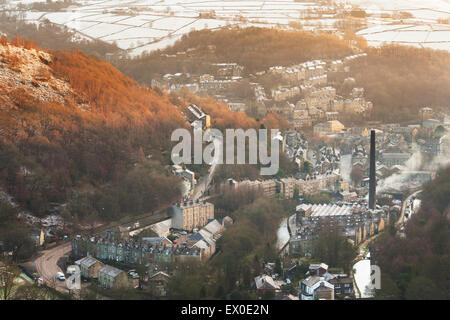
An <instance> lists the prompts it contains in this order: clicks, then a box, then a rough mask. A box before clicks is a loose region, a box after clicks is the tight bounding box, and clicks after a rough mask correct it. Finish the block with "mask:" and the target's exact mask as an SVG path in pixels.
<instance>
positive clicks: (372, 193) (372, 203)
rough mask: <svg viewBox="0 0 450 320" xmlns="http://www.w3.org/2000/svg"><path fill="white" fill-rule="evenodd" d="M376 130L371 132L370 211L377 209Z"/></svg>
mask: <svg viewBox="0 0 450 320" xmlns="http://www.w3.org/2000/svg"><path fill="white" fill-rule="evenodd" d="M375 153H376V152H375V130H371V131H370V175H369V179H370V180H369V209H375V195H376V185H377V177H376V163H375Z"/></svg>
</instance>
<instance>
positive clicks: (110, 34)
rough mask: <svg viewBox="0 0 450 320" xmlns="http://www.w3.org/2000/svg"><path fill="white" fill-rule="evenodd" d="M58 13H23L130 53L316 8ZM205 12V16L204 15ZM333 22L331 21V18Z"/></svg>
mask: <svg viewBox="0 0 450 320" xmlns="http://www.w3.org/2000/svg"><path fill="white" fill-rule="evenodd" d="M32 2H45V0H26V1H24V0H11V1H8V4H7V6H8V7H9V9H15V8H17V5H18V4H19V3H24V4H30V3H32ZM76 2H77V3H78V4H80V5H79V6H76V5H74V6H71V7H69V8H67V9H65V10H64V11H61V12H33V11H32V12H26V13H22V14H23V15H24V16H25V20H27V21H29V22H42V21H44V20H46V19H48V20H49V21H51V22H53V23H55V24H59V25H65V26H67V27H69V28H71V29H74V30H76V31H78V32H79V34H80V35H81V36H82V37H83V38H91V39H101V40H103V41H107V42H109V43H116V44H117V45H118V46H119V47H120V48H122V49H124V50H127V52H128V53H129V54H130V55H137V54H140V53H142V52H144V51H152V50H157V49H161V48H164V47H166V46H168V45H171V44H173V43H174V42H175V41H176V40H178V39H180V38H181V36H183V35H184V34H187V33H189V32H191V31H192V30H201V29H205V28H207V29H217V28H221V27H225V26H234V25H240V26H250V25H255V24H257V25H262V26H266V27H277V26H282V27H283V26H285V27H287V26H288V24H289V22H291V21H298V19H299V18H302V17H304V16H305V15H307V11H308V10H311V9H314V8H317V4H315V3H314V2H295V0H283V1H277V0H272V1H261V0H247V1H233V0H228V1H216V0H199V1H194V0H184V1H183V0H78V1H76ZM208 15H209V16H208ZM330 23H331V24H332V21H330Z"/></svg>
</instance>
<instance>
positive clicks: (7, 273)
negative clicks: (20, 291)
mask: <svg viewBox="0 0 450 320" xmlns="http://www.w3.org/2000/svg"><path fill="white" fill-rule="evenodd" d="M19 275H20V269H19V268H18V267H17V265H15V264H14V263H13V261H12V259H10V258H7V259H4V260H3V261H0V299H2V300H10V299H12V298H13V295H14V290H13V289H14V279H15V278H17V277H18V276H19Z"/></svg>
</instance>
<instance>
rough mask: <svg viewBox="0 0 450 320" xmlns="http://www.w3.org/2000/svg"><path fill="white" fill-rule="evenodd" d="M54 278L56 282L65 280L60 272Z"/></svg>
mask: <svg viewBox="0 0 450 320" xmlns="http://www.w3.org/2000/svg"><path fill="white" fill-rule="evenodd" d="M56 277H57V278H58V280H61V281H64V280H66V277H65V276H64V273H62V272H57V273H56Z"/></svg>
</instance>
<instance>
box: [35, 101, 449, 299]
mask: <svg viewBox="0 0 450 320" xmlns="http://www.w3.org/2000/svg"><path fill="white" fill-rule="evenodd" d="M187 110H188V115H187V116H186V121H187V123H188V124H190V127H191V128H192V130H197V129H208V128H209V127H210V123H211V118H210V116H209V115H207V114H205V113H204V112H203V111H202V110H201V109H200V108H199V107H198V106H196V105H191V106H189V108H188V109H187ZM436 116H440V115H438V114H434V113H433V110H432V109H430V108H423V109H421V111H420V114H419V115H418V119H420V120H421V122H419V123H418V124H416V125H408V126H401V125H400V124H395V123H393V124H381V123H373V124H372V125H371V126H365V127H350V128H346V127H344V126H343V125H342V124H341V126H339V127H336V124H335V122H338V121H337V120H330V121H328V122H325V123H321V124H319V125H320V127H321V130H320V133H319V132H317V130H316V128H317V125H316V126H315V127H314V130H313V132H314V134H315V136H318V137H321V138H324V137H325V138H326V139H329V140H327V141H328V144H323V142H319V143H317V142H316V141H315V140H313V139H311V138H310V136H309V137H308V136H307V135H305V134H302V133H300V132H298V131H296V128H291V129H289V130H287V131H285V132H282V137H283V139H282V141H280V150H281V151H282V152H283V153H284V154H285V155H286V157H287V158H288V159H289V160H290V161H291V162H292V163H294V164H295V166H294V167H295V170H294V174H293V175H292V176H285V177H281V178H267V179H264V180H263V179H260V180H248V179H246V180H236V179H232V178H229V179H227V180H226V181H225V182H222V183H221V184H219V185H214V183H213V182H212V183H211V184H209V185H206V186H205V185H204V183H203V182H200V180H202V181H205V177H199V175H198V174H196V173H195V172H193V171H191V170H189V169H187V168H186V166H184V165H173V166H172V169H171V172H172V174H174V175H176V176H178V177H180V178H181V179H182V181H183V198H184V200H183V201H181V202H179V203H176V204H174V205H173V206H171V207H170V208H168V209H167V210H166V211H165V214H164V215H163V217H162V218H161V219H160V220H161V221H160V222H157V223H151V222H150V223H145V222H144V221H140V222H137V223H135V224H134V225H131V226H129V227H127V228H126V227H121V226H119V227H115V228H112V229H107V230H106V231H105V232H103V233H102V234H90V233H86V234H79V235H76V236H75V237H73V238H72V239H70V242H71V245H70V250H69V251H68V255H67V260H66V261H65V263H64V265H65V266H66V268H67V272H66V274H67V275H70V274H71V270H73V268H75V266H78V267H79V268H80V270H81V276H82V278H83V279H85V281H88V282H84V284H83V286H85V283H90V282H92V281H94V282H95V283H98V286H99V287H101V288H103V289H108V288H114V289H120V288H127V287H135V288H146V290H150V291H151V292H152V293H153V294H156V295H157V296H160V297H164V296H165V295H166V292H167V283H168V281H169V280H170V279H171V277H173V276H174V274H176V269H177V266H178V265H184V264H194V265H196V264H205V263H207V262H208V260H210V259H212V258H214V256H215V254H216V253H217V249H216V242H217V241H218V240H219V239H220V237H221V235H222V233H223V231H224V230H226V228H227V226H230V225H232V224H233V219H232V218H231V217H228V216H226V217H223V218H217V217H215V208H214V204H212V203H210V202H208V201H209V200H205V199H207V198H214V197H216V196H220V195H221V194H223V193H227V192H235V191H238V192H252V193H255V194H257V195H260V196H261V197H264V198H274V199H285V200H294V201H296V203H297V204H296V206H295V212H291V213H290V216H289V217H288V218H287V219H286V221H285V225H284V227H283V226H280V230H282V229H283V228H285V230H286V231H285V233H286V234H287V235H288V236H287V237H286V236H284V238H283V239H282V240H281V241H284V243H282V245H281V246H279V247H280V248H279V249H280V259H282V261H283V262H282V264H281V266H278V267H277V268H275V262H266V265H265V267H264V269H263V273H261V275H259V276H258V277H256V278H255V279H254V290H255V293H256V294H257V295H258V296H262V295H264V294H268V293H267V292H272V293H273V294H274V296H275V297H276V298H277V299H283V300H286V299H287V300H296V299H301V300H311V299H342V298H344V297H345V298H354V297H355V296H356V297H358V296H360V295H361V293H359V294H358V292H361V288H360V289H356V288H355V287H356V286H357V283H356V282H355V278H354V276H352V272H350V273H349V272H348V270H347V271H344V270H342V269H339V268H338V269H336V268H334V266H331V270H332V272H330V271H329V270H328V269H329V267H328V266H327V265H326V264H324V263H322V262H320V263H317V264H314V263H311V264H310V265H309V267H308V270H306V269H302V268H300V266H301V264H302V263H304V262H303V261H315V260H311V258H312V257H313V247H314V246H315V243H316V241H317V239H318V236H319V234H320V233H321V232H322V230H327V229H329V228H337V229H338V230H339V231H338V233H339V234H340V236H342V237H344V238H345V239H347V241H348V242H349V243H350V244H351V245H352V246H353V247H359V246H360V245H361V244H363V243H365V242H366V241H368V240H369V241H370V239H372V238H373V237H375V236H376V235H378V234H380V233H382V232H383V231H385V230H386V229H387V228H388V227H389V226H390V225H392V224H393V223H395V222H397V221H399V219H400V218H401V217H402V216H404V215H408V214H410V212H412V210H411V209H408V210H407V211H404V208H402V203H403V201H405V199H404V196H405V195H407V194H409V193H411V192H413V191H416V190H419V189H420V187H421V186H422V185H423V184H424V183H426V182H428V181H431V180H432V179H433V178H434V176H435V172H434V169H433V168H432V167H427V166H426V165H423V164H422V163H416V162H414V161H413V160H414V157H419V156H420V157H429V158H428V159H433V161H434V160H438V159H440V156H441V155H443V154H447V153H448V152H449V151H450V139H449V138H448V136H446V135H440V132H445V131H443V130H449V129H450V122H449V121H448V120H449V119H448V117H445V116H444V118H441V119H442V120H436V119H433V118H435V117H436ZM327 123H329V125H330V127H328V129H326V128H327V127H326V126H323V124H327ZM371 133H373V135H371ZM329 141H333V142H332V143H329ZM372 142H373V144H374V146H376V148H375V150H373V151H372V150H371V147H370V146H371V143H372ZM372 152H374V157H375V158H374V159H376V161H375V162H374V163H370V161H369V154H371V153H372ZM419 162H420V161H419ZM371 168H372V169H371ZM371 170H373V172H374V175H375V176H374V179H375V180H371V178H370V172H371ZM389 179H392V181H391V183H389V184H387V183H386V184H385V181H389ZM206 180H208V179H206ZM371 181H378V182H377V185H378V187H377V188H378V189H377V198H378V199H382V202H380V203H378V204H376V206H374V207H373V208H369V202H368V200H367V196H368V194H369V193H370V188H371V187H370V184H371V183H373V182H371ZM199 187H200V188H203V191H202V197H203V199H202V197H200V198H197V199H194V198H195V197H194V194H196V193H198V192H196V189H197V188H199ZM315 196H319V200H313V198H314V197H315ZM380 201H381V200H380ZM408 201H409V200H408ZM416 210H417V208H416ZM33 222H34V224H35V225H37V223H36V221H33ZM60 228H61V221H60V220H56V221H55V222H54V223H53V224H50V225H49V224H48V222H47V225H43V227H41V228H35V231H34V232H35V233H34V235H33V237H34V239H35V240H34V241H36V246H38V247H41V246H42V245H43V244H44V243H46V242H48V241H50V239H51V235H52V234H54V233H57V232H58V229H60ZM148 231H150V233H151V234H152V236H147V235H146V234H148ZM279 241H280V239H279ZM298 268H300V269H301V270H305V272H306V273H305V274H304V275H303V276H300V280H299V282H298V283H292V281H293V280H294V279H298V273H297V274H296V273H295V270H297V269H298ZM137 269H139V272H137V271H136V270H137ZM275 269H277V270H276V271H275ZM300 269H299V270H300ZM294 274H295V275H294ZM286 285H289V287H291V286H292V285H294V289H293V290H291V291H292V292H291V291H290V292H289V293H286V292H285V291H283V290H281V288H282V287H283V286H286Z"/></svg>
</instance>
